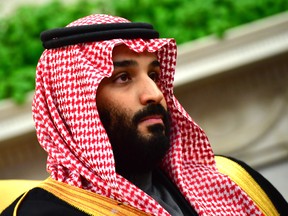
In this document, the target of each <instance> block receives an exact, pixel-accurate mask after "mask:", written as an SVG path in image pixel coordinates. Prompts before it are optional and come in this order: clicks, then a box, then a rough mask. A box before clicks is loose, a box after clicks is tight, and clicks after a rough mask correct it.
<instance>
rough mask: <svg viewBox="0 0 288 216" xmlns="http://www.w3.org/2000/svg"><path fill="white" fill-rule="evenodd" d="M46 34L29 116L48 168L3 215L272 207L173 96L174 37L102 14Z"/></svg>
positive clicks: (237, 211) (227, 211)
mask: <svg viewBox="0 0 288 216" xmlns="http://www.w3.org/2000/svg"><path fill="white" fill-rule="evenodd" d="M111 23H112V24H111ZM42 41H43V45H44V47H45V48H46V50H45V51H44V53H43V54H42V56H41V58H40V60H39V63H38V66H37V77H36V91H35V97H34V101H33V117H34V121H35V125H36V131H37V136H38V140H39V142H40V144H41V146H42V147H43V148H44V149H45V150H46V151H47V153H48V160H47V170H48V171H49V173H50V176H51V177H50V178H49V179H48V180H46V181H44V182H43V183H42V184H40V185H39V187H37V188H34V189H32V190H31V191H29V192H27V193H25V194H24V195H22V196H20V197H19V198H18V199H17V200H15V202H14V203H13V204H11V205H10V206H9V207H8V208H7V209H6V210H5V211H4V212H3V215H12V213H13V212H14V214H17V215H264V214H267V212H264V211H263V210H262V209H263V208H262V207H263V206H261V205H259V204H263V203H262V202H255V201H253V200H252V197H251V196H250V195H248V194H250V193H247V192H246V191H244V190H243V189H242V188H241V187H240V186H239V185H237V184H236V183H234V181H232V180H231V178H230V177H228V176H227V175H224V174H222V173H220V172H219V170H218V169H217V167H216V165H215V158H214V155H213V152H212V149H211V147H210V144H209V141H208V139H207V137H206V135H205V133H204V132H203V131H202V130H201V129H200V128H199V127H198V125H197V124H196V123H194V122H193V120H192V119H191V118H190V116H189V115H188V114H187V113H186V112H185V110H184V109H183V107H182V106H181V105H180V104H179V103H178V101H177V100H176V98H175V97H174V95H173V77H174V72H175V64H176V43H175V41H174V40H173V39H159V38H158V33H157V32H156V31H155V30H154V29H153V28H152V26H150V25H148V24H143V23H130V21H128V20H126V19H124V18H120V17H113V16H109V15H101V14H100V15H91V16H88V17H84V18H82V19H79V20H76V21H74V22H72V23H71V24H69V25H68V26H67V27H66V28H61V29H54V30H51V31H47V32H44V33H43V34H42ZM263 181H264V180H263ZM265 184H266V183H265ZM267 184H268V185H269V188H270V189H271V188H272V186H270V184H269V183H267ZM267 187H268V186H267ZM260 190H261V188H260ZM272 191H273V194H274V197H276V198H277V200H278V202H279V203H281V205H280V207H279V208H278V206H276V207H275V206H274V205H273V204H274V203H272V202H271V201H270V200H269V203H265V204H264V205H267V206H272V207H271V208H273V210H271V211H274V210H275V212H276V214H275V215H277V214H278V213H279V212H280V211H281V210H282V211H283V212H284V211H285V210H286V209H287V203H286V202H285V200H284V199H283V197H282V196H281V195H280V194H279V193H278V192H277V191H276V190H275V189H273V188H272ZM264 195H265V196H266V194H264ZM270 202H271V203H270ZM264 209H265V206H264ZM265 211H266V210H265ZM267 211H270V208H269V209H268V210H267ZM273 214H274V213H273Z"/></svg>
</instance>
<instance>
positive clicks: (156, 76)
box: [148, 71, 160, 82]
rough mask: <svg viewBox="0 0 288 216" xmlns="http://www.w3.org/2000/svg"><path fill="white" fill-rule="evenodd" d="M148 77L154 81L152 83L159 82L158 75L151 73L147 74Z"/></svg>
mask: <svg viewBox="0 0 288 216" xmlns="http://www.w3.org/2000/svg"><path fill="white" fill-rule="evenodd" d="M148 76H149V77H150V78H151V79H152V80H153V81H154V82H158V81H159V76H160V75H159V73H158V72H155V71H152V72H150V73H149V74H148Z"/></svg>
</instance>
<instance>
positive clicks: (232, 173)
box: [215, 156, 280, 216]
mask: <svg viewBox="0 0 288 216" xmlns="http://www.w3.org/2000/svg"><path fill="white" fill-rule="evenodd" d="M215 160H216V167H217V168H218V170H219V172H220V173H222V174H225V175H227V176H229V177H230V179H231V180H232V181H234V182H235V183H236V184H237V185H238V186H240V187H241V188H242V189H243V190H244V191H245V192H246V193H247V195H248V196H249V197H250V198H251V199H252V200H253V201H254V202H255V203H256V205H257V206H258V208H259V209H260V210H261V211H262V212H263V213H264V214H265V215H269V216H278V215H280V214H279V213H278V211H277V210H276V208H275V206H274V205H273V203H272V202H271V200H270V199H269V197H268V196H267V194H266V193H265V192H264V191H263V190H262V188H261V187H260V186H259V184H258V183H257V182H256V181H255V180H254V179H253V178H252V176H251V175H250V174H249V173H248V172H247V171H246V170H245V169H244V168H243V167H242V166H240V165H239V164H238V163H236V162H234V161H233V160H230V159H228V158H226V157H222V156H215Z"/></svg>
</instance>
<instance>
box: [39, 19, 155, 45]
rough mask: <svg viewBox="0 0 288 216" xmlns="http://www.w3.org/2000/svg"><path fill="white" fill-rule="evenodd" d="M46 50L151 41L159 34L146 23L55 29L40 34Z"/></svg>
mask: <svg viewBox="0 0 288 216" xmlns="http://www.w3.org/2000/svg"><path fill="white" fill-rule="evenodd" d="M40 38H41V40H42V43H43V47H44V48H46V49H53V48H59V47H63V46H67V45H74V44H78V43H85V42H93V41H103V40H111V39H117V38H119V39H120V38H121V39H137V38H142V39H152V38H159V33H158V32H157V31H155V30H154V29H153V26H152V25H150V24H148V23H108V24H94V25H83V26H73V27H65V28H56V29H51V30H47V31H44V32H42V33H41V35H40Z"/></svg>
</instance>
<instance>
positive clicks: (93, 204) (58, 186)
mask: <svg viewBox="0 0 288 216" xmlns="http://www.w3.org/2000/svg"><path fill="white" fill-rule="evenodd" d="M38 187H40V188H42V189H44V190H46V191H48V192H50V193H52V194H53V195H55V196H56V197H58V198H59V199H61V200H63V201H65V202H67V203H69V204H70V205H72V206H74V207H75V208H77V209H79V210H80V211H82V212H85V213H87V214H89V215H97V216H98V215H123V216H124V215H128V216H136V215H143V216H144V215H149V214H147V213H145V212H143V211H141V210H139V209H136V208H134V207H132V206H129V205H126V204H123V203H121V202H118V201H116V200H114V199H111V198H108V197H105V196H102V195H99V194H96V193H93V192H91V191H88V190H84V189H81V188H78V187H74V186H71V185H68V184H66V183H63V182H58V181H56V180H54V179H52V178H48V179H46V180H45V181H43V182H42V183H40V185H39V186H38Z"/></svg>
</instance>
